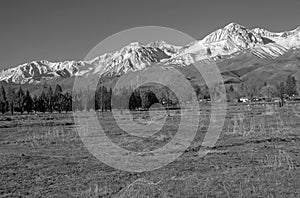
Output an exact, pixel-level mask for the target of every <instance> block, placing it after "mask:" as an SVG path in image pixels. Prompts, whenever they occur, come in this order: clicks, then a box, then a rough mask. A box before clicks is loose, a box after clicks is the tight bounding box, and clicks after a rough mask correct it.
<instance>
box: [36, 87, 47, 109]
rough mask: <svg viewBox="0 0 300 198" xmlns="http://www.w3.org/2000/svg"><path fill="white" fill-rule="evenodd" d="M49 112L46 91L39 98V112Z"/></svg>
mask: <svg viewBox="0 0 300 198" xmlns="http://www.w3.org/2000/svg"><path fill="white" fill-rule="evenodd" d="M46 110H47V96H46V94H45V92H44V91H42V94H41V95H40V97H39V102H38V111H40V112H43V113H45V112H46Z"/></svg>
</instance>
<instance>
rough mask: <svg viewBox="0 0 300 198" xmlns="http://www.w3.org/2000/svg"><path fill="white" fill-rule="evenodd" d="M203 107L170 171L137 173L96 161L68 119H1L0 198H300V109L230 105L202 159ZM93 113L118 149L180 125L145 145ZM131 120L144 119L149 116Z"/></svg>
mask: <svg viewBox="0 0 300 198" xmlns="http://www.w3.org/2000/svg"><path fill="white" fill-rule="evenodd" d="M201 109H202V110H201V112H200V113H199V115H195V116H200V117H201V119H200V127H199V129H198V131H197V134H196V137H195V138H194V141H193V142H192V143H191V146H190V147H189V148H188V149H187V150H186V151H185V152H184V153H183V154H182V155H181V156H180V157H179V158H178V159H177V160H175V161H174V162H172V163H170V164H168V165H167V166H164V167H162V168H160V169H157V170H154V171H149V172H142V173H131V172H126V171H121V170H117V169H114V168H112V167H110V166H108V165H106V164H104V163H102V162H100V161H99V160H98V159H97V158H95V157H94V156H93V155H92V154H91V153H90V152H89V151H88V150H87V148H86V147H85V146H84V144H83V143H82V141H81V139H80V137H79V135H78V134H77V132H76V130H75V127H76V126H75V123H74V119H73V115H72V114H38V115H15V116H8V115H7V116H0V197H1V198H2V197H120V198H121V197H266V198H268V197H270V198H273V197H300V167H299V166H300V145H299V143H300V130H299V128H300V106H297V105H293V106H285V107H283V108H281V109H278V108H276V107H275V106H253V107H250V106H230V107H228V109H227V115H226V121H225V125H224V127H223V130H222V133H221V135H220V137H219V139H218V142H217V143H216V145H215V146H213V147H210V148H205V149H206V150H209V153H208V154H207V155H205V156H204V157H200V156H199V150H200V148H201V142H202V140H203V137H204V135H205V133H206V130H207V126H208V124H209V115H210V109H209V108H204V107H202V108H201ZM97 114H98V118H99V120H100V123H101V124H102V125H103V126H105V127H104V128H105V130H106V132H107V136H108V137H109V138H110V139H111V140H112V141H113V142H114V143H115V144H118V145H119V146H121V147H123V148H126V149H128V150H135V151H137V150H138V151H145V150H147V149H148V150H155V149H157V148H159V147H161V146H163V145H164V144H166V143H167V142H169V141H170V140H171V139H172V138H173V136H174V135H175V133H176V131H177V128H178V123H179V121H180V119H181V118H180V116H181V115H180V114H179V113H178V111H176V110H175V111H171V115H170V117H167V118H166V119H167V120H166V124H165V125H164V126H163V128H162V129H161V130H160V131H159V132H158V133H156V134H154V135H153V136H151V137H149V138H146V139H143V138H141V137H133V136H130V135H128V134H126V133H124V132H122V131H121V130H120V129H119V128H118V127H116V126H115V125H114V122H113V118H112V116H111V115H110V113H106V112H104V113H101V112H99V113H97ZM135 114H136V115H135V117H137V118H141V117H142V118H143V119H147V115H146V112H136V113H135ZM144 114H145V115H144ZM185 124H187V125H188V123H185ZM186 127H188V126H186Z"/></svg>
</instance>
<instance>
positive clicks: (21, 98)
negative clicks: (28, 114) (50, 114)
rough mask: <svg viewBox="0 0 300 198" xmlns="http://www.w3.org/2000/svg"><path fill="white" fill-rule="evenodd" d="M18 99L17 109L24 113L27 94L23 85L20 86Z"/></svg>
mask: <svg viewBox="0 0 300 198" xmlns="http://www.w3.org/2000/svg"><path fill="white" fill-rule="evenodd" d="M16 100H17V101H16V110H17V111H18V112H20V113H21V114H23V112H24V106H25V94H24V91H23V89H22V87H20V89H19V90H18V92H17V97H16Z"/></svg>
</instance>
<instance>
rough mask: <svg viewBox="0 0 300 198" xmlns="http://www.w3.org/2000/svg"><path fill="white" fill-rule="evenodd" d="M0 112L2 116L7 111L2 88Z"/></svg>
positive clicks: (5, 98)
mask: <svg viewBox="0 0 300 198" xmlns="http://www.w3.org/2000/svg"><path fill="white" fill-rule="evenodd" d="M0 111H1V113H2V114H4V113H6V112H7V111H8V101H7V97H6V92H5V89H4V87H3V86H1V89H0Z"/></svg>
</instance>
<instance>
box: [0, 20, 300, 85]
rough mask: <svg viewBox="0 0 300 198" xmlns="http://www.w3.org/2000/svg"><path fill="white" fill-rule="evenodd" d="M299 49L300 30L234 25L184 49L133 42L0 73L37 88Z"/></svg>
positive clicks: (0, 76)
mask: <svg viewBox="0 0 300 198" xmlns="http://www.w3.org/2000/svg"><path fill="white" fill-rule="evenodd" d="M299 48H300V27H298V28H296V29H294V30H291V31H284V32H271V31H268V30H266V29H263V28H253V29H248V28H246V27H244V26H242V25H239V24H237V23H234V22H233V23H229V24H228V25H226V26H225V27H222V28H219V29H217V30H215V31H213V32H212V33H210V34H208V35H207V36H205V37H204V38H203V39H201V40H196V41H194V42H192V43H189V44H187V45H184V46H175V45H172V44H168V43H166V42H165V41H153V42H151V43H148V44H142V43H139V42H133V43H129V44H128V45H126V46H124V47H122V48H121V49H120V50H117V51H115V52H108V53H105V54H103V55H100V56H99V57H96V58H95V59H93V60H90V61H72V60H71V61H61V62H50V61H47V60H38V61H31V62H28V63H24V64H21V65H18V66H17V67H14V68H9V69H5V70H3V71H1V72H0V81H5V82H7V83H15V84H26V83H28V84H32V83H33V84H35V83H39V82H41V81H43V80H48V79H56V78H69V77H76V76H87V75H89V74H98V75H99V76H120V75H122V74H124V73H127V72H129V71H138V70H142V69H145V68H147V67H149V66H151V65H153V64H156V63H163V64H164V65H167V66H168V65H174V64H178V65H184V66H186V65H190V64H192V63H194V62H196V61H201V60H207V59H209V60H212V61H217V60H219V59H221V60H222V59H230V58H232V57H235V56H237V55H239V54H242V53H245V52H248V51H249V52H250V53H252V54H253V55H255V56H256V57H258V58H263V59H274V58H276V57H279V56H281V55H284V54H285V53H287V52H288V51H289V50H297V49H299Z"/></svg>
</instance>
